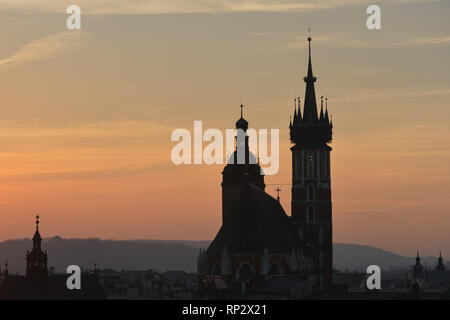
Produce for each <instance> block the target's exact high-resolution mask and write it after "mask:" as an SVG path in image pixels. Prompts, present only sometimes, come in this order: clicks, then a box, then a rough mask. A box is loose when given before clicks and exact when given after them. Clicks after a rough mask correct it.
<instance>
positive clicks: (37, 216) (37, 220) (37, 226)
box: [36, 214, 39, 230]
mask: <svg viewBox="0 0 450 320" xmlns="http://www.w3.org/2000/svg"><path fill="white" fill-rule="evenodd" d="M36 230H39V214H38V215H36Z"/></svg>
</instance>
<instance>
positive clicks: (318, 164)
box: [289, 37, 333, 290]
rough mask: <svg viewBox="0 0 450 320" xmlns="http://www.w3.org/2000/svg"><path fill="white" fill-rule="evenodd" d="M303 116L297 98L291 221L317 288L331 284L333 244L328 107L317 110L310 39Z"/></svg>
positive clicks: (293, 128) (292, 124) (293, 123)
mask: <svg viewBox="0 0 450 320" xmlns="http://www.w3.org/2000/svg"><path fill="white" fill-rule="evenodd" d="M308 47H309V60H308V74H307V76H306V77H304V81H305V82H306V91H305V100H304V108H303V116H302V112H301V108H300V99H298V101H297V102H298V103H296V105H295V111H294V117H293V120H292V121H291V123H290V125H289V129H290V138H291V142H292V143H293V144H294V145H293V146H292V147H291V151H292V203H291V206H292V207H291V208H292V223H293V225H294V226H295V227H296V228H297V229H298V232H299V235H300V237H301V238H302V239H303V241H304V242H305V243H306V244H307V246H308V247H309V249H310V252H312V254H313V260H314V271H313V272H314V273H315V274H316V275H317V279H318V280H317V281H318V283H317V285H318V288H319V290H328V289H329V288H330V287H331V285H332V268H333V247H332V218H331V181H330V151H331V147H330V146H329V145H328V144H329V143H330V142H331V139H332V129H333V124H332V122H331V121H329V118H328V109H327V106H326V110H325V112H324V110H323V98H322V99H321V108H320V115H318V112H317V104H316V93H315V90H314V82H316V79H317V78H316V77H314V76H313V71H312V65H311V38H310V37H309V38H308Z"/></svg>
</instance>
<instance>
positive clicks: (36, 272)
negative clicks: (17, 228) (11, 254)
mask: <svg viewBox="0 0 450 320" xmlns="http://www.w3.org/2000/svg"><path fill="white" fill-rule="evenodd" d="M41 242H42V238H41V234H40V233H39V216H36V231H35V233H34V236H33V249H32V250H31V252H27V268H26V272H27V276H28V277H31V278H33V279H45V278H46V277H47V275H48V269H47V252H43V251H42V248H41Z"/></svg>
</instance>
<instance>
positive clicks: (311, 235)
mask: <svg viewBox="0 0 450 320" xmlns="http://www.w3.org/2000/svg"><path fill="white" fill-rule="evenodd" d="M315 238H316V237H315V234H314V230H309V233H308V243H310V244H311V243H315V240H316V239H315Z"/></svg>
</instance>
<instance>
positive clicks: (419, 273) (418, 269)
mask: <svg viewBox="0 0 450 320" xmlns="http://www.w3.org/2000/svg"><path fill="white" fill-rule="evenodd" d="M413 277H414V278H415V279H421V278H423V267H422V265H421V264H420V256H419V251H417V256H416V264H415V265H414V267H413Z"/></svg>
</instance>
